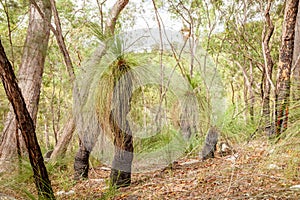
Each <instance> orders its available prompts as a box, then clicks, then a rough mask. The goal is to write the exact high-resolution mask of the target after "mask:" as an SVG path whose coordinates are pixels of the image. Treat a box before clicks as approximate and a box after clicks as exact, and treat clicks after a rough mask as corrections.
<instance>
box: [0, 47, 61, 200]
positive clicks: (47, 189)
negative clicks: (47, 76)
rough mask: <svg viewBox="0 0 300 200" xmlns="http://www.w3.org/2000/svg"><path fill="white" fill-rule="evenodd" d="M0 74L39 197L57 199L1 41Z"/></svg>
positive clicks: (32, 123) (33, 126) (31, 121)
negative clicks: (26, 152)
mask: <svg viewBox="0 0 300 200" xmlns="http://www.w3.org/2000/svg"><path fill="white" fill-rule="evenodd" d="M0 76H1V79H2V83H3V86H4V88H5V92H6V94H7V97H8V99H9V101H10V102H11V104H12V107H13V110H14V113H15V115H16V120H17V123H18V125H19V129H20V130H21V134H22V136H23V139H24V142H25V145H26V148H27V151H28V154H29V160H30V164H31V167H32V170H33V176H34V180H35V185H36V188H37V190H38V194H39V198H41V199H55V197H54V194H53V190H52V187H51V182H50V180H49V177H48V173H47V169H46V166H45V164H44V159H43V156H42V152H41V149H40V146H39V144H38V140H37V137H36V133H35V125H34V122H33V120H32V118H31V116H30V113H29V111H28V109H27V108H26V103H25V100H24V98H23V95H22V93H21V89H20V88H19V86H18V84H17V80H16V77H15V74H14V71H13V68H12V66H11V64H10V62H9V61H8V59H7V57H6V55H5V52H4V49H3V47H2V44H1V41H0Z"/></svg>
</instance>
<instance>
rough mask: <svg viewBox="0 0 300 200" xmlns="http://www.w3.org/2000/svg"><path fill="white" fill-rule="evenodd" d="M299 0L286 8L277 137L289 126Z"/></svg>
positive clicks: (278, 94) (277, 90) (290, 0)
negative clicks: (291, 79)
mask: <svg viewBox="0 0 300 200" xmlns="http://www.w3.org/2000/svg"><path fill="white" fill-rule="evenodd" d="M298 6H299V0H288V1H287V2H286V7H285V15H284V22H283V31H282V39H281V48H280V54H279V66H278V74H277V82H276V113H275V114H276V135H277V136H278V135H280V134H281V133H282V132H283V131H284V130H285V129H286V128H287V124H288V114H289V112H288V111H289V98H290V86H291V81H290V75H291V68H292V61H293V50H294V38H295V27H296V26H295V25H296V17H297V13H298Z"/></svg>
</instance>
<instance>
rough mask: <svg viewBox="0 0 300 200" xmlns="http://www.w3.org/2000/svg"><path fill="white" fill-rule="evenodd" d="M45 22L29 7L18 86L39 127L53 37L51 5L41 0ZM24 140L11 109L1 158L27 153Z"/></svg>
mask: <svg viewBox="0 0 300 200" xmlns="http://www.w3.org/2000/svg"><path fill="white" fill-rule="evenodd" d="M36 3H37V4H38V5H39V7H40V12H42V13H43V15H44V18H45V20H44V19H43V17H42V16H41V15H40V13H39V11H38V10H37V9H36V7H35V6H34V5H33V4H32V3H30V4H29V25H28V29H27V36H26V40H25V43H24V48H23V55H22V61H21V65H20V68H19V72H18V80H19V86H20V88H21V90H22V94H23V96H24V99H25V102H26V105H27V109H28V111H29V113H30V115H31V117H32V119H33V122H34V124H36V117H37V112H38V103H39V98H40V89H41V83H42V75H43V71H44V63H45V58H46V55H47V47H48V41H49V35H50V28H49V26H48V24H49V23H50V22H51V5H50V1H49V0H38V1H36ZM24 147H25V145H24V141H23V139H22V137H20V133H19V127H18V124H17V123H16V119H15V115H14V113H13V112H12V110H11V111H10V112H9V113H8V116H7V119H6V122H5V127H4V130H3V135H2V140H1V144H0V157H1V158H3V159H10V158H11V157H12V156H14V155H16V154H17V152H19V154H20V156H21V153H24V149H25V148H24Z"/></svg>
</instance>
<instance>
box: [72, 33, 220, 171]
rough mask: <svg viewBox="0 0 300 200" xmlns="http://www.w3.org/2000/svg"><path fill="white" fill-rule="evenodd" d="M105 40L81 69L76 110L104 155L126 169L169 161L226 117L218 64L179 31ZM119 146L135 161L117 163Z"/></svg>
mask: <svg viewBox="0 0 300 200" xmlns="http://www.w3.org/2000/svg"><path fill="white" fill-rule="evenodd" d="M101 44H102V45H100V46H99V48H98V49H97V50H96V51H95V53H94V54H93V55H92V56H91V58H90V59H89V60H87V61H86V62H85V64H84V65H83V67H82V70H81V71H80V72H79V73H78V75H77V80H76V84H75V89H74V114H75V118H76V127H77V132H78V134H79V136H80V139H81V142H82V143H83V145H84V146H85V148H86V149H87V150H88V151H90V152H92V155H93V156H94V157H96V158H97V159H99V160H101V162H102V163H105V164H107V165H109V166H111V164H112V163H113V168H117V170H121V171H125V172H126V171H129V172H130V171H132V172H145V171H150V170H156V169H159V168H163V167H166V166H167V165H169V164H170V163H172V162H173V161H174V160H176V159H178V158H179V157H180V156H182V155H183V154H184V153H185V151H186V148H187V146H188V145H189V143H190V142H191V140H193V138H195V135H199V134H202V135H203V133H205V132H206V131H207V129H208V127H209V126H210V125H211V124H216V123H217V121H218V120H220V119H221V117H220V116H221V115H222V113H223V111H224V109H225V108H224V107H225V104H224V102H225V101H224V98H225V97H224V94H223V87H222V83H221V80H220V77H219V75H218V72H217V69H216V67H215V65H214V63H213V62H212V61H211V60H210V59H208V58H207V54H206V53H205V52H203V50H201V49H200V47H197V48H191V41H189V40H185V39H184V37H183V36H182V35H181V34H180V33H179V32H172V31H169V30H159V29H142V30H135V31H132V32H126V33H123V34H119V35H117V36H114V37H112V38H109V39H108V40H106V41H104V42H102V43H101ZM191 49H193V51H194V53H191ZM195 49H198V50H196V51H195ZM205 56H206V58H205ZM191 66H192V68H193V70H194V73H193V74H192V73H190V69H191ZM116 135H117V136H118V137H119V138H121V139H120V141H122V142H120V141H119V142H118V141H117V139H116ZM126 141H127V142H128V144H123V143H126ZM130 141H131V143H132V141H133V144H130ZM126 145H127V146H128V148H129V149H130V150H129V151H126V150H124V149H126V148H125V147H124V146H126ZM130 145H132V147H131V146H130ZM133 149H134V150H133ZM117 152H119V154H120V155H119V156H120V157H122V156H123V159H125V160H126V159H128V160H129V162H128V163H131V162H130V161H131V160H132V165H131V164H129V165H128V166H127V165H126V164H122V161H120V162H119V163H116V159H114V155H115V153H117Z"/></svg>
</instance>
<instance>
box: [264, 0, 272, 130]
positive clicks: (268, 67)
mask: <svg viewBox="0 0 300 200" xmlns="http://www.w3.org/2000/svg"><path fill="white" fill-rule="evenodd" d="M271 2H272V1H271V0H268V3H267V8H266V10H265V13H264V14H265V24H264V29H263V33H262V49H263V55H264V62H265V63H264V68H263V78H262V79H263V86H262V117H263V126H264V129H265V132H266V134H267V135H268V136H271V135H273V133H272V128H271V111H270V95H271V86H272V85H273V83H272V71H273V59H272V56H271V50H270V47H269V43H270V39H271V37H272V35H273V32H274V25H273V23H272V21H271V17H270V9H271V4H272V3H271Z"/></svg>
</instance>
